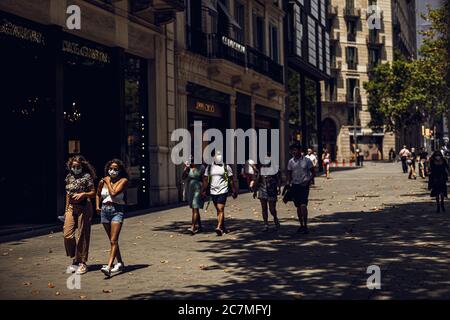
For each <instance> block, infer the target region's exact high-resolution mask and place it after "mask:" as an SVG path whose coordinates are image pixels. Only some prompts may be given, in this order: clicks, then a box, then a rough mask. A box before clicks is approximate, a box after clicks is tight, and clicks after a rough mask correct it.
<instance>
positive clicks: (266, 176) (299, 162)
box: [182, 144, 319, 236]
mask: <svg viewBox="0 0 450 320" xmlns="http://www.w3.org/2000/svg"><path fill="white" fill-rule="evenodd" d="M290 151H291V155H292V158H291V159H290V160H289V162H288V165H287V172H286V176H287V181H286V186H285V192H286V194H285V196H284V199H285V201H293V202H294V205H295V206H296V207H297V216H298V219H299V223H300V227H299V229H298V232H303V233H308V227H307V219H308V210H307V206H308V197H309V188H310V186H311V185H312V184H314V176H315V172H316V169H317V167H318V165H319V161H318V159H317V156H316V155H315V153H314V151H313V150H312V149H308V150H307V152H306V153H305V152H304V151H303V150H302V147H301V146H300V145H299V144H294V145H292V146H291V147H290ZM268 167H270V159H269V158H267V159H264V161H262V163H255V162H254V161H252V160H249V161H247V163H246V168H245V170H244V174H245V177H246V179H247V182H248V186H249V189H250V191H251V192H252V193H253V198H254V199H256V198H257V199H258V200H259V202H260V205H261V213H262V220H263V223H264V227H263V232H267V231H269V213H270V215H271V216H272V217H273V222H274V226H275V229H276V230H278V229H279V228H280V221H279V219H278V216H277V209H276V206H277V202H278V197H279V196H280V195H281V193H282V192H281V186H282V184H281V182H282V181H281V172H280V171H279V170H278V171H274V172H272V170H264V169H268ZM182 177H183V179H184V180H186V184H185V186H186V190H185V194H186V200H187V201H188V204H189V207H190V208H191V209H192V224H191V227H190V228H189V229H188V232H190V233H191V234H192V235H195V234H197V233H199V232H202V231H203V228H202V223H201V218H200V210H201V209H203V208H204V206H205V203H207V204H206V205H207V208H208V206H209V203H210V202H211V201H212V203H213V205H214V207H215V210H216V213H217V226H216V228H215V232H216V234H217V236H222V235H223V234H224V233H227V232H228V230H227V228H226V227H225V204H226V201H227V197H228V194H229V193H231V195H232V197H233V198H236V197H237V196H238V194H237V188H236V185H235V183H234V181H233V171H232V169H231V167H230V166H229V165H227V164H225V163H224V162H223V159H222V154H221V153H220V152H217V153H216V155H215V157H214V160H213V163H212V164H210V165H204V164H194V163H192V161H191V162H187V163H185V168H184V171H183V175H182Z"/></svg>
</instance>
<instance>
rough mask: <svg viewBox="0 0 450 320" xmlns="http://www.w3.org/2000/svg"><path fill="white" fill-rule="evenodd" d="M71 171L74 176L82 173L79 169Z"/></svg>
mask: <svg viewBox="0 0 450 320" xmlns="http://www.w3.org/2000/svg"><path fill="white" fill-rule="evenodd" d="M71 170H72V173H73V174H74V175H79V174H80V173H81V172H82V171H83V169H81V168H72V169H71Z"/></svg>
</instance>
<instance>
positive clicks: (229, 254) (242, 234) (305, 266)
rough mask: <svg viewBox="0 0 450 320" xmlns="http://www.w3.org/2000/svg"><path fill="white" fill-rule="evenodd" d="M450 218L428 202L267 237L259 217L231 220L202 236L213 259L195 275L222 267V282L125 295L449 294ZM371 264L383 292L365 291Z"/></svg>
mask: <svg viewBox="0 0 450 320" xmlns="http://www.w3.org/2000/svg"><path fill="white" fill-rule="evenodd" d="M449 217H450V209H447V212H446V213H436V212H435V207H434V203H433V202H432V201H430V202H426V203H424V202H422V203H417V204H414V203H410V204H398V205H391V206H389V207H387V208H385V209H383V210H381V211H378V212H338V213H335V214H330V215H322V216H318V217H315V218H313V219H311V225H310V230H311V233H310V234H308V235H303V234H300V235H297V234H295V231H296V229H297V225H294V224H291V225H287V224H285V225H282V227H281V230H280V231H279V233H277V232H269V233H265V234H263V233H262V232H261V230H260V225H259V224H257V223H256V222H255V220H251V219H242V220H241V219H239V220H231V221H228V227H229V228H230V229H233V230H236V231H235V232H233V233H231V234H230V235H227V236H225V237H223V238H213V239H209V238H208V239H205V238H199V239H198V241H199V242H202V243H203V244H204V245H207V247H206V248H204V246H203V248H202V249H198V250H199V251H200V252H204V254H205V255H208V256H209V257H210V258H211V260H212V261H213V262H212V264H213V266H211V267H212V268H211V269H210V268H208V269H206V270H199V271H198V272H221V273H223V275H221V277H222V278H223V280H224V281H221V282H220V283H217V284H211V285H209V284H208V285H206V284H201V283H199V284H192V285H190V286H186V287H185V288H184V289H183V290H158V291H152V292H143V293H140V294H135V295H131V296H129V297H127V298H126V299H135V300H145V299H231V298H232V299H241V298H247V299H300V298H304V299H318V298H321V299H377V298H394V299H408V298H410V299H424V298H425V299H430V298H439V299H442V298H446V299H448V298H450V286H449V285H448V284H449V283H450V263H449V262H450V236H449V232H448V230H449V226H450V218H449ZM280 218H281V219H282V223H283V220H284V222H285V223H286V220H288V219H286V217H284V216H282V217H280ZM183 225H185V223H183ZM208 227H209V226H208ZM165 228H166V229H167V231H169V230H170V231H173V229H178V228H180V224H179V223H178V222H175V223H173V224H171V225H168V226H166V227H161V228H159V230H160V231H164V229H165ZM370 265H378V266H380V268H381V283H382V289H381V290H375V291H372V290H368V289H367V288H366V280H367V278H368V276H369V275H368V274H366V270H367V267H368V266H370ZM224 270H225V272H224ZM225 280H226V281H225Z"/></svg>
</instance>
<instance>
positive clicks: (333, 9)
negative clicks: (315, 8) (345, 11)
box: [327, 5, 338, 19]
mask: <svg viewBox="0 0 450 320" xmlns="http://www.w3.org/2000/svg"><path fill="white" fill-rule="evenodd" d="M337 14H338V8H337V6H332V5H329V6H328V7H327V18H328V19H332V18H334V17H336V16H337Z"/></svg>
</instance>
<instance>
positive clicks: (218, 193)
mask: <svg viewBox="0 0 450 320" xmlns="http://www.w3.org/2000/svg"><path fill="white" fill-rule="evenodd" d="M208 185H209V186H208ZM230 187H231V190H232V192H233V193H232V196H233V198H234V199H236V198H237V191H236V186H235V184H234V180H233V171H232V170H231V167H230V166H229V165H227V164H224V163H223V158H222V154H221V153H220V152H217V153H216V155H215V156H214V162H213V163H212V164H211V165H209V166H208V167H207V168H206V170H205V173H204V176H203V186H202V197H203V198H204V197H206V191H207V189H208V188H209V192H210V194H211V200H212V201H213V203H214V207H215V208H216V210H217V228H216V233H217V235H218V236H221V235H222V234H223V233H224V232H227V230H226V228H225V203H226V201H227V196H228V192H229V191H230V190H229V188H230Z"/></svg>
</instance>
